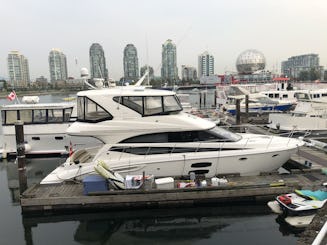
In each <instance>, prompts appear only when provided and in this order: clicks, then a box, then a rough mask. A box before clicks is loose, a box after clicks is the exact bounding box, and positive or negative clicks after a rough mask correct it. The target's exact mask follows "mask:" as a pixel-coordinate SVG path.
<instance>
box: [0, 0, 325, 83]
mask: <svg viewBox="0 0 327 245" xmlns="http://www.w3.org/2000/svg"><path fill="white" fill-rule="evenodd" d="M0 1H1V6H2V9H3V14H2V15H1V17H0V20H1V22H2V23H6V25H2V28H1V30H2V33H3V37H4V38H3V39H2V44H1V47H0V76H5V77H6V78H8V77H9V75H8V71H7V64H6V57H7V55H8V53H9V52H10V51H12V50H18V51H19V52H20V53H23V54H24V56H25V57H27V59H28V61H29V68H30V77H31V79H32V80H34V79H35V78H36V77H39V76H42V75H43V76H45V77H47V78H49V77H50V75H49V71H48V69H49V68H48V65H47V56H48V53H49V50H51V49H52V48H59V49H60V50H62V52H63V53H65V54H66V56H67V63H68V64H67V65H68V72H69V73H68V76H73V77H78V76H79V73H80V69H81V68H82V67H86V68H88V67H89V65H90V64H89V57H88V56H89V55H88V49H89V47H90V45H91V44H92V43H101V45H102V47H103V49H104V52H105V57H106V59H107V63H108V64H107V68H108V70H109V77H111V78H113V79H114V80H118V79H120V78H121V77H123V74H124V73H123V66H122V63H123V49H124V47H125V46H126V45H127V44H128V43H133V44H134V45H135V47H136V48H137V50H138V56H139V57H138V58H139V66H140V67H141V66H143V65H144V64H149V65H150V66H152V67H153V68H154V74H155V75H156V76H160V69H161V45H162V44H163V43H164V42H165V40H167V39H171V40H173V42H174V43H175V44H176V49H177V67H178V70H179V76H181V73H180V70H181V66H182V65H186V66H194V67H197V58H198V55H199V54H201V53H203V52H204V51H205V50H208V52H209V53H211V54H212V55H213V56H214V57H215V67H214V70H215V74H223V73H224V72H229V71H236V67H235V62H236V59H237V56H238V55H239V54H240V53H241V52H243V51H244V50H247V49H257V50H259V51H260V52H262V53H263V54H264V55H265V57H266V60H267V66H266V69H268V70H276V69H277V68H278V70H280V68H281V62H282V61H284V60H287V59H288V58H289V57H291V56H297V55H302V54H309V53H315V54H318V55H319V57H320V65H321V66H324V67H325V69H326V66H327V45H326V43H327V33H326V32H324V28H323V27H324V26H323V23H327V16H326V15H325V12H326V11H327V3H325V2H324V1H323V0H317V1H312V2H310V3H309V2H308V1H304V0H298V1H295V0H289V1H282V0H276V1H259V0H249V1H241V0H235V1H210V0H204V1H201V4H200V3H199V2H198V1H185V0H180V1H172V0H170V1H169V0H168V1H163V0H158V1H156V4H152V2H151V1H147V0H140V1H135V2H134V1H130V0H124V1H121V2H109V1H104V0H98V1H96V4H91V3H90V2H88V1H86V0H81V1H78V2H77V1H68V2H66V1H62V0H58V1H57V2H56V8H58V9H61V11H59V12H58V11H54V8H53V6H51V5H49V4H48V3H46V2H43V1H41V0H31V1H28V2H23V1H18V0H12V1H9V0H0ZM167 3H168V4H167ZM8 20H11V21H8Z"/></svg>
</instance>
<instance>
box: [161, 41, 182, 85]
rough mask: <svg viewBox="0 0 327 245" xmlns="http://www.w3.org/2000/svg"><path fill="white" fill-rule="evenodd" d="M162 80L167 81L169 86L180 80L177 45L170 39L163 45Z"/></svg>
mask: <svg viewBox="0 0 327 245" xmlns="http://www.w3.org/2000/svg"><path fill="white" fill-rule="evenodd" d="M161 64H162V67H161V78H162V79H163V80H167V81H168V83H169V85H172V83H173V82H175V81H177V80H178V69H177V57H176V45H175V44H174V43H173V42H172V40H170V39H168V40H167V41H166V42H165V43H164V44H163V45H162V60H161Z"/></svg>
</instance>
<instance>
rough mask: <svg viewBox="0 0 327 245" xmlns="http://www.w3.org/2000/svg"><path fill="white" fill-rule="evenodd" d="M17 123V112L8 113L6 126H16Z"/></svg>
mask: <svg viewBox="0 0 327 245" xmlns="http://www.w3.org/2000/svg"><path fill="white" fill-rule="evenodd" d="M2 116H3V115H2ZM3 118H4V116H3ZM3 120H4V119H3ZM15 122H17V111H6V124H14V123H15Z"/></svg>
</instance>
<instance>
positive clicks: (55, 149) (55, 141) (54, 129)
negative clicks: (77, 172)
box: [0, 96, 102, 158]
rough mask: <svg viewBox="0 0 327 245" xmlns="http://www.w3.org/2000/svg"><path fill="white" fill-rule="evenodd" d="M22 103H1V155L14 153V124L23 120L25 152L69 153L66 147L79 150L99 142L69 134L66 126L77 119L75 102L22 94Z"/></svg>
mask: <svg viewBox="0 0 327 245" xmlns="http://www.w3.org/2000/svg"><path fill="white" fill-rule="evenodd" d="M22 101H23V102H25V103H19V104H10V105H3V106H0V111H1V115H0V117H1V118H0V119H1V122H2V123H1V125H0V134H1V141H0V155H1V156H2V157H3V158H5V157H7V156H8V155H15V154H16V149H17V146H16V133H15V123H16V122H17V121H18V120H20V121H23V122H24V142H25V145H24V146H25V153H26V155H30V156H32V155H45V154H54V155H61V154H68V152H69V148H70V147H73V148H74V150H78V149H81V148H85V147H90V146H95V145H101V144H102V142H101V141H99V140H98V139H95V138H93V137H91V136H89V137H83V138H81V137H72V136H68V135H67V134H66V129H67V128H68V127H69V126H70V125H71V124H72V123H73V122H75V121H76V103H69V102H59V103H38V101H39V98H38V97H37V96H31V98H29V97H28V96H24V97H23V99H22Z"/></svg>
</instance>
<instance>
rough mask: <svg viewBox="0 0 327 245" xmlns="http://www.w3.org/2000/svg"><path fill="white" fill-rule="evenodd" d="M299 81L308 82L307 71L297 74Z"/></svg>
mask: <svg viewBox="0 0 327 245" xmlns="http://www.w3.org/2000/svg"><path fill="white" fill-rule="evenodd" d="M299 80H300V81H308V80H309V72H308V71H301V72H300V74H299Z"/></svg>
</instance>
